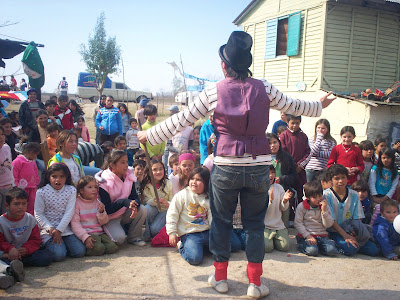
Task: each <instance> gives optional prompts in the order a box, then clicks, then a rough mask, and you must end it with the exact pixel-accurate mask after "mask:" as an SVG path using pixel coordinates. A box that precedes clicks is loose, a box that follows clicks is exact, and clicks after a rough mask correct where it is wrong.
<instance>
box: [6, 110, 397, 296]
mask: <svg viewBox="0 0 400 300" xmlns="http://www.w3.org/2000/svg"><path fill="white" fill-rule="evenodd" d="M169 105H170V103H168V104H165V106H164V107H162V106H160V107H159V110H160V118H159V120H162V119H165V117H166V115H167V114H168V111H167V110H166V109H167V108H168V107H169ZM94 106H95V104H92V103H85V104H84V109H85V111H86V115H87V116H88V117H89V118H90V117H91V116H92V114H93V108H94ZM13 109H14V110H18V109H19V106H18V105H15V104H12V105H10V107H8V108H7V109H6V111H11V110H13ZM129 110H130V111H131V112H132V114H134V112H135V111H136V105H135V104H133V103H132V104H129ZM89 118H88V119H87V126H88V128H89V130H90V134H91V136H92V137H93V138H94V136H95V135H94V127H93V122H92V120H91V119H89ZM290 233H291V248H290V251H289V253H282V252H278V251H274V252H273V253H270V254H266V255H265V260H264V264H263V265H264V274H263V277H262V281H263V282H264V283H265V284H266V285H267V286H268V287H269V288H270V291H271V293H270V295H269V296H268V299H306V298H310V299H400V281H399V280H398V277H397V276H399V274H400V261H389V260H386V259H384V258H370V257H367V256H364V255H356V256H355V257H353V258H349V257H344V256H339V257H336V258H328V257H307V256H306V255H303V254H300V253H298V251H297V250H296V241H295V238H294V235H295V231H294V230H293V229H291V230H290ZM213 270H214V268H213V261H212V257H211V255H210V254H207V255H206V256H205V259H204V261H203V263H202V264H201V265H199V266H191V265H189V264H188V263H186V262H185V261H184V260H183V259H182V258H181V256H180V254H179V253H178V252H177V250H176V249H174V248H152V247H151V246H150V245H147V246H145V247H137V246H130V245H124V246H122V247H121V248H120V250H119V251H118V253H116V254H113V255H106V256H100V257H84V258H79V259H70V258H68V259H67V260H65V261H64V262H59V263H54V264H52V265H51V266H50V267H48V268H26V279H25V281H24V282H23V283H16V284H15V285H14V286H13V287H11V288H9V289H7V290H5V291H4V290H0V298H13V299H24V298H46V299H65V298H80V299H110V298H122V299H240V298H246V297H245V296H244V295H245V294H246V291H247V283H248V282H247V276H246V256H245V253H244V252H243V251H241V252H238V253H233V254H232V258H231V261H230V264H229V269H228V284H229V292H228V293H227V294H225V295H223V294H218V293H217V292H216V291H214V290H213V289H212V288H211V287H209V286H208V283H207V278H208V275H209V274H211V273H212V272H213Z"/></svg>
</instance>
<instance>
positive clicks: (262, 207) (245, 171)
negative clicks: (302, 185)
mask: <svg viewBox="0 0 400 300" xmlns="http://www.w3.org/2000/svg"><path fill="white" fill-rule="evenodd" d="M252 44H253V40H252V38H251V36H250V35H249V34H247V33H246V32H243V31H235V32H233V33H232V34H231V36H230V38H229V40H228V43H227V44H226V45H223V46H221V48H220V49H219V55H220V57H221V67H222V70H223V73H224V75H225V79H224V80H222V81H220V82H218V83H217V84H216V86H213V87H208V88H206V89H205V90H204V91H203V92H201V93H200V95H199V96H198V97H197V98H196V100H195V101H194V103H193V104H192V105H189V106H188V107H187V108H186V109H185V110H184V111H181V112H179V113H178V114H176V115H175V116H174V117H172V118H169V119H167V120H165V121H164V122H161V123H159V124H157V125H156V126H153V127H152V128H150V129H149V130H147V131H146V132H139V133H138V138H139V140H140V142H141V143H144V142H146V141H149V143H150V144H152V145H154V144H159V143H162V142H163V141H165V140H167V139H169V138H171V136H173V135H175V134H177V133H178V132H180V131H182V130H183V129H184V128H185V127H186V126H189V125H192V124H193V123H194V122H196V121H197V120H198V119H200V118H201V117H202V116H204V115H210V114H211V113H212V112H214V118H213V126H214V129H215V132H214V133H215V135H216V139H217V142H216V146H215V149H214V155H215V157H214V167H213V170H212V174H211V180H210V183H211V185H210V190H209V197H210V208H211V213H212V217H213V221H212V223H211V228H210V250H211V252H212V254H213V258H214V266H215V273H214V274H212V275H211V276H210V277H209V280H208V282H209V283H210V285H211V286H213V287H214V288H215V289H216V290H217V291H218V292H221V293H226V292H227V291H228V284H227V268H228V261H229V258H230V236H231V232H232V216H233V214H234V212H235V209H236V206H237V201H238V195H239V193H240V204H241V210H242V223H243V229H244V231H245V233H246V255H247V259H248V265H247V276H248V278H249V286H248V289H247V295H248V296H251V297H255V298H259V297H263V296H266V295H268V293H269V290H268V288H267V287H266V286H265V285H264V284H262V283H261V275H262V272H263V269H262V261H263V259H264V218H265V212H266V209H267V203H268V201H269V200H268V189H269V164H270V163H271V155H270V147H269V144H268V140H267V137H266V135H265V131H266V129H267V126H268V122H269V110H270V107H272V108H275V109H279V110H282V111H284V112H287V113H288V114H295V115H305V116H309V117H316V116H319V115H320V114H321V111H322V108H324V107H326V106H328V105H329V104H330V103H331V102H332V100H333V99H334V98H329V97H328V96H329V95H330V94H331V93H328V94H327V95H326V96H324V97H322V98H321V100H320V101H305V100H298V99H292V98H289V97H287V96H285V95H283V94H282V93H281V92H280V91H278V90H277V89H276V88H275V87H274V86H272V85H271V84H270V83H269V82H268V81H266V80H256V79H253V78H250V77H251V76H252V73H251V71H250V70H249V67H250V65H251V63H252V55H251V47H252ZM290 104H291V105H290Z"/></svg>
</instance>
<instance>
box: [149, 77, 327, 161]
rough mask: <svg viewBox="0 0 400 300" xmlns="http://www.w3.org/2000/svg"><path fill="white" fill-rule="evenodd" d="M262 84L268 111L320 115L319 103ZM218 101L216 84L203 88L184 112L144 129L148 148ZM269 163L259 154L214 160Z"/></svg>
mask: <svg viewBox="0 0 400 300" xmlns="http://www.w3.org/2000/svg"><path fill="white" fill-rule="evenodd" d="M262 82H263V84H264V86H265V90H266V92H267V94H268V97H269V99H270V107H271V108H273V109H276V110H280V111H283V112H285V113H287V114H292V115H297V116H299V115H303V116H308V117H318V116H320V115H321V112H322V104H321V102H320V101H306V100H298V99H292V98H290V97H287V96H285V95H284V94H282V93H281V92H280V91H279V90H278V89H277V88H275V87H274V86H273V85H272V84H271V83H269V82H268V81H266V80H264V79H263V80H262ZM217 100H218V99H217V87H216V85H215V86H210V87H208V88H206V89H204V90H203V91H202V92H201V93H200V94H199V96H197V97H196V99H195V101H193V102H192V103H191V104H189V106H188V107H186V109H184V110H183V111H180V112H179V113H177V114H174V115H173V116H171V117H170V118H168V119H166V120H165V121H163V122H161V123H159V124H157V125H156V126H154V127H152V128H150V129H149V130H147V131H146V135H147V140H148V142H149V143H150V144H151V145H157V144H160V143H162V142H164V141H166V140H168V139H170V138H171V137H173V136H174V135H176V134H177V133H178V132H181V131H182V130H183V129H184V128H185V127H186V126H189V125H192V124H194V123H195V122H196V121H197V120H199V119H200V118H204V117H206V116H208V115H210V114H211V113H212V112H213V111H214V110H215V108H216V107H217V103H218V101H217ZM270 163H271V155H258V156H257V157H256V159H253V158H252V157H251V155H250V154H249V155H247V154H245V155H244V156H243V157H222V156H217V157H215V159H214V164H216V165H247V166H252V165H261V164H264V165H265V164H270Z"/></svg>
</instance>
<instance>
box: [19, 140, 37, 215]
mask: <svg viewBox="0 0 400 300" xmlns="http://www.w3.org/2000/svg"><path fill="white" fill-rule="evenodd" d="M40 151H41V149H40V145H39V144H38V143H34V142H32V143H28V144H26V145H25V146H24V148H23V150H22V154H21V155H18V156H17V158H16V159H15V160H14V161H13V162H12V165H13V175H14V180H15V185H16V186H18V187H20V188H22V189H23V190H25V192H26V193H27V194H28V207H27V210H26V211H27V212H28V213H30V214H31V215H33V211H34V208H35V198H36V187H37V186H38V185H39V182H40V178H39V170H38V167H37V165H36V161H35V159H36V158H37V156H38V154H39V153H40Z"/></svg>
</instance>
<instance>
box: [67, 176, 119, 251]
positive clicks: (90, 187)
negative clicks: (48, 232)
mask: <svg viewBox="0 0 400 300" xmlns="http://www.w3.org/2000/svg"><path fill="white" fill-rule="evenodd" d="M76 189H77V192H78V197H77V198H76V203H75V214H74V216H73V217H72V220H71V229H72V232H73V233H74V234H75V235H76V236H77V238H78V239H80V240H81V241H82V242H83V243H84V244H85V246H86V255H88V256H93V255H103V254H104V253H105V254H111V253H115V252H117V250H118V246H117V245H116V244H115V243H114V242H113V241H112V240H111V238H110V237H109V236H108V235H107V234H106V233H105V232H104V230H103V227H102V225H104V224H106V223H107V222H108V219H109V218H108V215H107V212H106V211H105V207H104V204H103V203H101V202H100V201H99V200H98V187H97V183H96V180H95V179H94V177H92V176H85V177H82V178H81V179H79V181H78V183H77V186H76Z"/></svg>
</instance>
